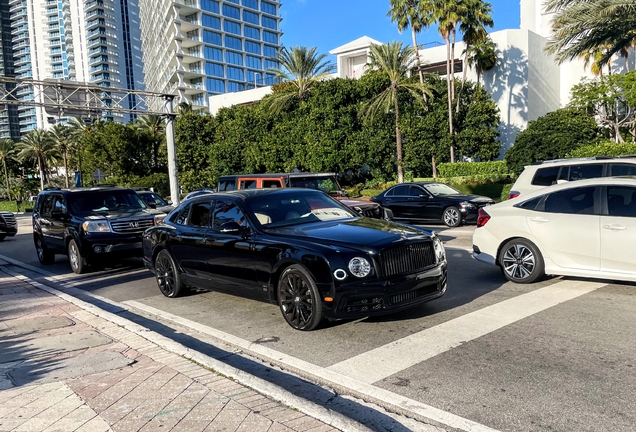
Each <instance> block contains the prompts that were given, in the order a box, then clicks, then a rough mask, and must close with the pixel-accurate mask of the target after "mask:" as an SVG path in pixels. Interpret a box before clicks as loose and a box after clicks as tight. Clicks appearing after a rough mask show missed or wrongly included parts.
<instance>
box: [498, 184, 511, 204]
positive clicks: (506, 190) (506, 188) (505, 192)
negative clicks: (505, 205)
mask: <svg viewBox="0 0 636 432" xmlns="http://www.w3.org/2000/svg"><path fill="white" fill-rule="evenodd" d="M513 185H514V183H510V184H507V185H504V187H503V189H502V190H501V196H500V197H499V200H500V201H506V200H507V199H508V193H509V192H510V189H512V186H513Z"/></svg>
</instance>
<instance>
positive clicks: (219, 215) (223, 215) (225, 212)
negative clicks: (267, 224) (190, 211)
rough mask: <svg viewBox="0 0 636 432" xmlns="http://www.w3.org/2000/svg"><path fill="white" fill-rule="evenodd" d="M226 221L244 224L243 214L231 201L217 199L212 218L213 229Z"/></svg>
mask: <svg viewBox="0 0 636 432" xmlns="http://www.w3.org/2000/svg"><path fill="white" fill-rule="evenodd" d="M228 222H236V223H237V224H239V225H241V226H244V225H245V224H246V222H245V216H244V215H243V211H241V209H240V208H239V206H237V205H236V203H233V202H231V201H217V202H216V204H215V206H214V220H213V225H212V226H213V227H214V228H215V229H219V228H221V226H222V225H223V224H225V223H228Z"/></svg>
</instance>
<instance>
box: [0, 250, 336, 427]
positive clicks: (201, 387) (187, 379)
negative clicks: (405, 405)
mask: <svg viewBox="0 0 636 432" xmlns="http://www.w3.org/2000/svg"><path fill="white" fill-rule="evenodd" d="M1 264H3V262H0V432H4V431H38V432H39V431H46V432H52V431H61V432H71V431H78V432H79V431H86V432H101V431H115V432H126V431H188V432H190V431H192V432H196V431H246V432H260V431H268V432H285V431H290V432H291V431H299V432H300V431H311V432H326V431H337V429H335V428H333V427H331V426H329V425H327V424H325V423H323V422H320V421H319V420H317V419H315V418H313V417H310V416H308V415H305V414H303V413H302V412H299V411H297V410H295V409H293V408H290V407H287V406H285V405H283V404H281V403H279V402H276V401H274V400H272V399H270V398H268V397H266V396H263V395H261V394H259V393H257V392H255V391H253V390H251V389H250V388H248V387H245V386H243V385H241V384H238V383H236V382H234V381H232V380H231V379H229V378H226V377H224V376H221V375H219V374H217V373H215V372H214V371H210V370H208V369H206V368H204V367H202V366H199V365H197V364H196V363H193V362H191V361H189V360H186V359H184V358H182V357H179V356H178V355H176V354H173V353H171V352H168V351H166V350H164V349H162V348H160V347H159V346H157V345H156V344H154V343H152V342H150V341H148V340H147V339H144V338H143V337H141V336H138V335H137V334H134V333H132V332H130V331H128V330H126V329H124V328H122V327H121V326H118V325H116V324H114V323H112V322H110V321H107V320H105V319H103V318H100V317H97V316H95V315H93V314H91V313H90V312H87V311H86V310H84V309H82V308H80V307H79V306H76V305H75V304H72V303H69V302H67V301H66V300H64V299H62V298H60V297H58V296H55V295H52V294H49V293H48V292H45V291H43V290H40V289H38V288H35V287H34V286H33V285H31V284H29V283H27V282H24V281H22V280H20V279H18V278H16V277H14V276H11V275H10V274H8V273H7V272H5V271H3V269H2V266H1Z"/></svg>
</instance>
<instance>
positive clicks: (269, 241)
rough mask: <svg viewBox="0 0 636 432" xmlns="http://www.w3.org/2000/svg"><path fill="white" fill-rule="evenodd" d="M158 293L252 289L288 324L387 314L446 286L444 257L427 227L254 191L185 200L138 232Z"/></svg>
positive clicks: (309, 193) (302, 193) (312, 196)
mask: <svg viewBox="0 0 636 432" xmlns="http://www.w3.org/2000/svg"><path fill="white" fill-rule="evenodd" d="M143 250H144V262H145V264H146V266H147V267H148V268H149V269H150V270H151V271H153V272H154V273H155V276H156V278H157V284H158V285H159V289H160V290H161V292H162V293H163V294H164V295H165V296H167V297H177V296H178V295H180V294H182V293H183V292H184V290H185V289H186V287H196V288H203V289H214V290H221V291H226V292H230V293H236V294H240V293H241V292H243V293H248V292H251V293H257V294H259V295H262V296H263V298H264V299H266V300H267V301H270V302H272V303H274V304H278V305H279V307H280V310H281V312H282V314H283V316H284V317H285V319H286V320H287V322H288V323H289V325H291V326H292V327H293V328H295V329H298V330H313V329H314V328H316V327H317V326H318V325H319V324H320V323H321V321H322V320H323V318H329V319H335V318H359V317H365V316H370V315H378V314H383V313H391V312H396V311H399V310H402V309H406V308H409V307H412V306H415V305H418V304H421V303H423V302H426V301H429V300H432V299H434V298H437V297H440V296H442V295H443V294H444V292H445V291H446V255H445V252H444V246H443V244H442V241H441V240H440V238H439V237H438V236H437V235H435V234H431V233H430V232H428V231H426V230H421V229H417V228H415V227H411V226H406V225H402V224H398V223H393V222H386V221H383V220H378V219H372V218H367V217H362V216H360V215H358V214H357V213H355V212H354V211H352V210H351V209H349V208H348V207H346V206H344V205H343V204H341V203H340V202H338V201H337V200H335V199H333V198H331V197H330V196H328V195H327V194H325V193H324V192H321V191H316V190H310V189H297V188H282V189H253V190H244V191H231V192H224V193H216V194H209V195H202V196H199V197H194V198H191V199H190V200H188V201H185V202H184V203H182V204H181V205H180V206H179V207H177V209H175V210H174V211H173V212H172V213H171V214H170V215H169V216H168V218H167V219H166V220H165V221H164V222H163V223H162V224H159V225H157V226H155V227H153V228H150V229H148V230H146V232H145V233H144V238H143Z"/></svg>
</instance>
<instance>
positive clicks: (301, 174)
mask: <svg viewBox="0 0 636 432" xmlns="http://www.w3.org/2000/svg"><path fill="white" fill-rule="evenodd" d="M335 175H336V173H333V172H321V173H316V172H298V173H296V172H294V173H261V174H232V175H224V176H221V177H219V181H220V180H224V179H230V178H237V177H248V178H269V177H290V178H293V177H321V176H335Z"/></svg>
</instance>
